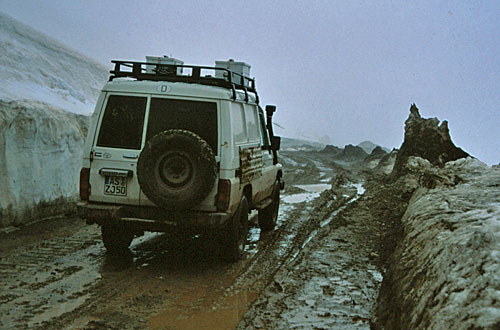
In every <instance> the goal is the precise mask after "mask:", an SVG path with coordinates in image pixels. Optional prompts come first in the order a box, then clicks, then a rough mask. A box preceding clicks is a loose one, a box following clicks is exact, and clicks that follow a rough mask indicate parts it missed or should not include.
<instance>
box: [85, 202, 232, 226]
mask: <svg viewBox="0 0 500 330" xmlns="http://www.w3.org/2000/svg"><path fill="white" fill-rule="evenodd" d="M77 209H78V215H79V216H80V217H81V218H82V219H85V220H86V221H87V223H88V224H94V223H95V224H98V225H105V224H117V225H118V224H124V225H125V224H126V225H127V226H130V227H135V228H136V229H137V230H143V231H168V230H169V229H171V228H172V226H176V227H185V228H205V229H209V228H214V229H217V228H219V227H223V226H224V225H225V224H226V222H227V221H228V220H229V219H230V218H231V215H230V214H229V213H226V212H199V211H182V212H173V211H169V210H166V209H162V208H159V207H148V206H141V207H138V206H128V205H110V204H94V203H88V202H78V203H77Z"/></svg>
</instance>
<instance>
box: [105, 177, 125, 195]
mask: <svg viewBox="0 0 500 330" xmlns="http://www.w3.org/2000/svg"><path fill="white" fill-rule="evenodd" d="M104 195H114V196H127V178H125V177H120V176H105V177H104Z"/></svg>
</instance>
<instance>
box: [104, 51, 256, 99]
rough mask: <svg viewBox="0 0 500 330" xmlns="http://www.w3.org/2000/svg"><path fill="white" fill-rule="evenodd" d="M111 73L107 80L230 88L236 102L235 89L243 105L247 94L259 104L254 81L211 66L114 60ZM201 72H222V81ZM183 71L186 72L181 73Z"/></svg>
mask: <svg viewBox="0 0 500 330" xmlns="http://www.w3.org/2000/svg"><path fill="white" fill-rule="evenodd" d="M111 63H114V64H115V68H114V70H111V71H110V73H111V75H110V76H109V81H112V80H113V79H115V78H121V77H128V78H135V79H137V80H153V81H172V82H185V83H193V84H202V85H209V86H218V87H224V88H228V89H231V90H232V92H233V100H236V90H242V91H244V92H245V102H248V100H249V98H248V93H249V92H251V93H254V94H255V102H256V103H259V96H258V95H257V90H256V89H255V79H254V78H249V77H247V76H244V75H242V74H239V73H237V72H234V71H231V70H228V69H224V68H217V67H211V66H198V65H180V64H159V63H147V62H131V61H118V60H113V61H111ZM203 71H211V72H213V73H215V72H218V71H219V72H220V71H222V78H220V77H215V75H212V74H206V75H203V74H202V72H203ZM184 72H186V73H184Z"/></svg>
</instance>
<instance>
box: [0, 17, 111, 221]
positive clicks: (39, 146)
mask: <svg viewBox="0 0 500 330" xmlns="http://www.w3.org/2000/svg"><path fill="white" fill-rule="evenodd" d="M0 48H1V49H2V51H1V52H0V80H1V81H2V84H1V86H0V227H5V226H11V225H21V224H23V223H26V222H29V221H31V220H36V219H38V218H42V217H45V216H49V215H54V214H57V213H61V212H65V211H67V210H70V209H72V208H73V207H74V203H68V201H74V200H76V198H77V188H78V187H77V184H78V173H79V170H80V166H81V158H82V155H81V154H82V147H83V141H84V138H85V135H86V130H87V127H88V118H87V117H86V116H81V115H75V114H90V113H91V112H92V110H93V107H94V104H95V101H96V100H97V97H98V95H99V91H100V89H101V88H102V86H103V85H104V82H105V81H106V79H107V76H108V73H107V70H106V68H105V67H104V66H103V65H101V64H99V63H97V62H96V61H94V60H92V59H90V58H88V57H86V56H84V55H82V54H79V53H78V52H76V51H74V50H71V49H69V48H68V47H66V46H64V45H63V44H61V43H60V42H58V41H56V40H54V39H52V38H50V37H48V36H46V35H44V34H42V33H40V32H38V31H36V30H34V29H32V28H30V27H28V26H26V25H24V24H21V23H19V22H17V21H16V20H14V19H13V18H10V17H9V16H7V15H4V14H2V13H0ZM62 109H64V110H62ZM65 110H66V111H65Z"/></svg>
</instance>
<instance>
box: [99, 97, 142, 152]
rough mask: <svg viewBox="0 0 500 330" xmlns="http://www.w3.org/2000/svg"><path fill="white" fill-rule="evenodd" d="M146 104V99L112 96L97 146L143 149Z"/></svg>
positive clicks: (107, 106) (103, 119) (105, 112)
mask: <svg viewBox="0 0 500 330" xmlns="http://www.w3.org/2000/svg"><path fill="white" fill-rule="evenodd" d="M146 102H147V98H146V97H136V96H121V95H111V96H110V97H109V99H108V103H107V105H106V109H105V111H104V116H103V118H102V123H101V130H100V132H99V137H98V139H97V145H98V146H99V147H111V148H121V149H137V150H139V149H141V142H142V128H143V126H144V113H145V111H146Z"/></svg>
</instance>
